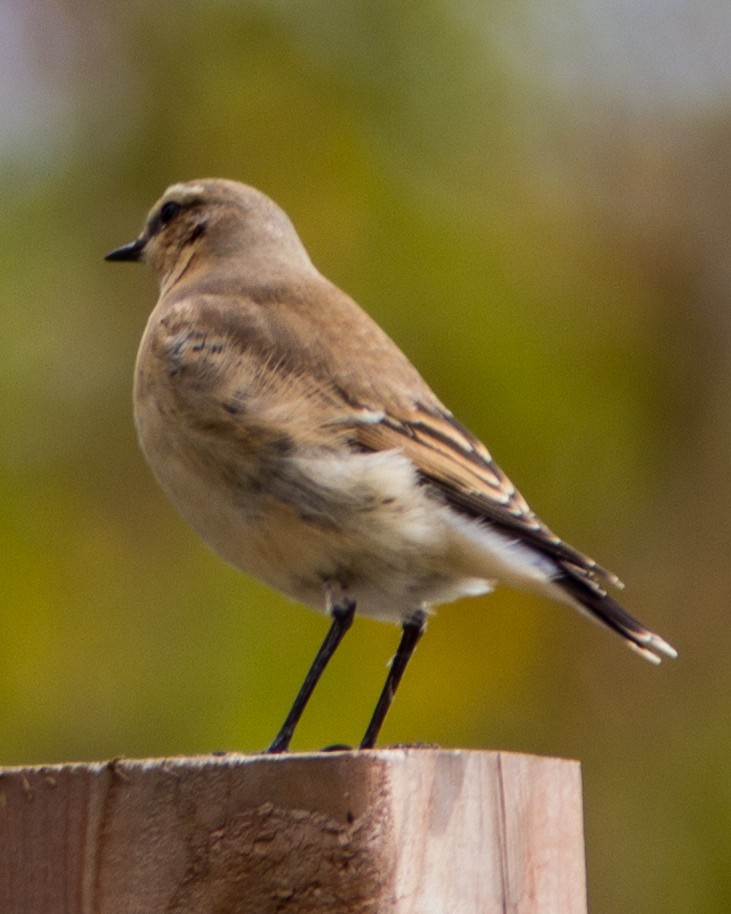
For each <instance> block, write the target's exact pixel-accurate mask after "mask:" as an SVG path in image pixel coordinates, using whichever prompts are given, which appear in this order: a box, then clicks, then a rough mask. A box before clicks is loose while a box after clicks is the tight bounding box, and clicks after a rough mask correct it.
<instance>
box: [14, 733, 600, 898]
mask: <svg viewBox="0 0 731 914" xmlns="http://www.w3.org/2000/svg"><path fill="white" fill-rule="evenodd" d="M0 912H2V914H269V912H272V914H273V912H291V914H305V912H307V914H324V912H328V914H336V912H337V914H351V912H352V914H365V912H368V914H493V912H495V914H498V912H499V914H506V912H510V914H538V912H540V914H585V912H586V890H585V881H584V846H583V828H582V809H581V776H580V769H579V765H578V763H577V762H572V761H564V760H561V759H552V758H541V757H536V756H528V755H517V754H512V753H503V752H468V751H461V750H454V751H448V750H438V749H421V748H419V749H385V750H378V751H371V752H334V753H317V754H312V755H296V754H295V755H283V756H263V755H257V756H242V755H226V756H206V757H200V758H175V759H167V760H163V759H160V760H158V759H155V760H148V761H133V760H115V761H111V762H108V763H103V764H102V763H96V764H75V765H49V766H43V767H34V768H4V769H0Z"/></svg>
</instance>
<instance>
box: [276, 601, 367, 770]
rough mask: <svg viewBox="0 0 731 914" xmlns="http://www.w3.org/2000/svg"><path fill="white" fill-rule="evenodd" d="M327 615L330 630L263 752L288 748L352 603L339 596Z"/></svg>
mask: <svg viewBox="0 0 731 914" xmlns="http://www.w3.org/2000/svg"><path fill="white" fill-rule="evenodd" d="M330 614H331V615H332V623H331V624H330V629H329V630H328V633H327V635H325V640H324V641H323V642H322V645H321V646H320V650H319V651H318V652H317V655H316V657H315V659H314V660H313V661H312V666H311V667H310V669H309V671H308V673H307V676H305V681H304V682H303V683H302V687H301V688H300V690H299V692H298V693H297V697H296V698H295V700H294V704H293V705H292V709H291V710H290V712H289V714H288V715H287V719H286V720H285V721H284V723H283V724H282V729H281V730H280V731H279V733H277V735H276V736H275V737H274V742H273V743H272V744H271V746H269V748H268V749H267V750H266V751H267V753H272V754H273V753H277V752H286V751H287V750H288V749H289V744H290V742H291V741H292V734H293V733H294V729H295V727H296V726H297V724H298V723H299V720H300V717H302V712H303V711H304V710H305V706H306V705H307V702H308V701H309V700H310V696H311V695H312V692H313V691H314V688H315V686H316V685H317V683H318V681H319V679H320V676H322V674H323V671H324V669H325V667H326V666H327V665H328V662H329V661H330V658H331V657H332V655H333V654H334V653H335V651H336V649H337V646H338V645H339V644H340V642H341V641H342V640H343V636H344V635H345V633H346V632H347V630H348V629H349V628H350V626H351V625H352V624H353V616H354V615H355V602H354V601H353V600H350V599H348V598H347V597H342V596H341V598H340V599H339V600H338V602H337V603H334V604H333V605H332V607H331V609H330Z"/></svg>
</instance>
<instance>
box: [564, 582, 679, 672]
mask: <svg viewBox="0 0 731 914" xmlns="http://www.w3.org/2000/svg"><path fill="white" fill-rule="evenodd" d="M554 584H556V585H557V586H558V587H559V588H561V590H563V591H564V593H565V594H566V595H567V596H568V597H570V598H571V602H572V603H573V604H574V605H578V607H579V609H581V610H582V612H585V613H586V614H587V615H589V616H591V617H592V618H594V619H596V621H597V622H601V623H602V624H603V625H606V626H607V628H611V629H612V631H615V632H616V633H617V634H618V635H620V636H621V637H622V638H624V640H625V641H626V642H627V645H628V646H629V647H630V648H632V650H633V651H636V652H637V653H638V654H640V656H642V657H644V658H645V660H649V661H650V663H660V661H661V660H662V658H663V657H677V656H678V652H677V651H676V650H675V648H674V647H673V646H672V645H670V644H668V642H667V641H665V640H664V639H663V638H661V637H660V636H659V635H656V634H655V633H654V632H651V631H650V630H649V629H647V628H645V626H644V625H643V624H642V623H641V622H640V621H639V620H638V619H635V618H634V617H633V616H631V615H630V614H629V613H628V612H627V611H626V610H625V609H623V608H622V607H621V606H620V605H619V603H617V601H616V600H614V599H612V597H610V596H609V594H608V593H607V592H606V591H605V590H604V589H603V588H602V587H600V586H599V585H598V584H597V582H596V580H595V579H593V578H591V577H589V576H588V575H586V574H584V573H583V571H582V570H579V569H576V570H574V568H573V567H571V566H569V567H566V566H564V571H563V574H562V575H561V576H560V577H558V578H555V579H554Z"/></svg>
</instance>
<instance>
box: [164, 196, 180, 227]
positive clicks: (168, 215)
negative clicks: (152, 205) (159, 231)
mask: <svg viewBox="0 0 731 914" xmlns="http://www.w3.org/2000/svg"><path fill="white" fill-rule="evenodd" d="M179 212H180V204H179V203H176V202H175V200H168V202H167V203H164V204H163V206H162V209H161V210H160V222H162V224H163V225H167V224H168V222H170V221H172V220H173V219H174V218H175V217H176V216H177V215H178V213H179Z"/></svg>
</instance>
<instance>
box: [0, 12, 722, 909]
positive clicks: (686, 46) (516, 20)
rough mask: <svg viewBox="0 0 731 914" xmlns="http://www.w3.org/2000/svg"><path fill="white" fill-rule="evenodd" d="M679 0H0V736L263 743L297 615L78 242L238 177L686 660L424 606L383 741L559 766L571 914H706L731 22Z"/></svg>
mask: <svg viewBox="0 0 731 914" xmlns="http://www.w3.org/2000/svg"><path fill="white" fill-rule="evenodd" d="M683 6H684V5H683V4H670V5H667V4H660V2H659V0H639V3H638V2H637V0H635V2H634V3H629V2H628V0H583V2H582V0H577V2H575V3H573V4H560V5H559V4H557V3H556V2H555V0H553V2H551V0H523V2H518V3H515V4H507V3H497V2H494V3H487V2H482V3H478V2H477V0H459V2H457V3H454V4H452V3H447V2H446V0H429V2H423V3H420V4H416V3H406V2H402V3H394V2H384V0H379V2H371V3H363V2H360V3H359V2H355V0H345V2H341V3H326V2H324V0H310V2H308V3H306V4H303V3H295V2H287V0H272V2H263V0H261V2H248V3H243V4H236V3H231V2H229V3H226V2H222V0H221V2H203V0H198V2H195V0H187V2H180V3H177V4H175V5H172V4H165V3H162V4H150V3H142V2H140V0H129V2H128V3H125V4H116V3H108V2H96V3H91V2H90V0H54V2H51V0H29V2H27V3H24V4H13V3H11V2H10V0H5V2H2V3H0V24H1V25H2V28H0V35H2V37H1V38H0V50H1V51H2V53H1V54H0V74H1V75H2V79H3V85H4V87H5V89H6V92H5V93H4V94H5V99H4V100H3V101H0V168H1V169H2V178H3V180H2V188H3V207H2V211H3V219H2V222H1V223H0V245H1V247H2V251H3V262H4V266H3V270H2V274H1V275H0V295H1V299H0V307H1V309H2V311H1V315H2V327H3V357H2V360H0V423H1V425H2V438H1V439H0V500H1V502H2V505H3V510H2V513H1V515H0V582H1V583H0V589H1V592H2V613H1V614H0V633H1V637H0V654H1V655H2V657H1V662H0V690H1V691H0V694H2V696H3V699H2V702H0V732H1V733H2V737H3V738H2V741H1V742H0V761H1V762H3V763H6V764H17V763H32V762H44V761H59V760H64V759H77V758H82V759H90V758H100V757H105V756H114V755H117V754H125V755H159V754H174V753H177V754H182V753H195V752H207V751H210V750H212V749H226V748H236V749H240V750H255V749H257V748H260V747H262V746H264V745H266V744H267V742H268V740H269V739H270V738H271V737H272V735H273V734H274V732H275V730H276V728H277V727H278V725H279V723H280V722H281V719H282V717H283V715H284V713H285V711H286V710H287V708H288V706H289V702H290V701H291V698H292V697H293V695H294V692H295V690H296V688H297V687H298V685H299V682H300V679H301V676H302V675H303V673H304V670H305V669H306V667H307V665H308V663H309V662H310V660H311V657H312V656H313V654H314V651H315V649H316V646H317V644H318V643H319V640H320V638H321V637H322V635H323V633H324V631H325V628H326V621H325V619H324V618H322V617H321V616H318V615H317V614H314V613H310V612H307V611H305V610H304V609H301V608H298V607H294V608H293V607H290V606H289V605H288V604H287V602H286V601H285V600H284V599H282V598H281V597H279V596H278V595H275V594H272V593H270V592H269V591H267V590H266V589H265V588H264V587H262V586H260V585H259V584H257V583H256V582H253V581H250V580H248V579H246V578H245V577H244V576H242V575H240V574H238V573H236V572H234V571H233V570H231V569H229V568H227V567H225V566H224V565H223V564H222V563H221V562H219V561H218V560H217V559H216V558H215V557H214V556H212V555H211V554H209V553H208V552H207V551H206V549H205V548H204V547H202V546H201V544H200V543H199V542H198V541H197V539H196V538H195V536H194V534H193V533H192V532H191V531H189V530H188V528H187V527H186V526H185V525H184V524H183V523H182V522H181V521H180V520H179V519H178V517H177V516H176V515H175V513H174V511H173V509H172V508H171V507H170V506H169V505H168V504H167V503H166V501H165V500H164V498H163V496H162V495H161V493H160V492H159V491H158V490H157V488H156V486H155V484H154V482H153V480H152V478H151V475H150V473H149V471H148V469H147V467H146V466H145V464H144V462H143V460H142V458H141V456H140V454H139V453H138V450H137V447H136V443H135V439H134V431H133V427H132V421H131V410H130V388H131V371H132V365H133V362H134V357H135V350H136V345H137V341H138V339H139V337H140V335H141V332H142V328H143V326H144V322H145V320H146V315H147V313H148V312H149V310H150V308H151V306H152V304H153V302H154V299H155V287H154V281H153V279H152V277H151V276H150V275H149V274H148V273H147V272H146V271H144V270H142V269H134V268H131V267H130V268H129V269H125V268H122V267H112V266H109V265H107V264H104V263H103V262H102V259H101V258H102V255H103V254H104V253H105V251H107V250H108V249H110V248H111V247H113V246H115V245H117V244H119V243H122V242H124V241H127V240H130V239H131V238H132V237H134V235H135V234H136V233H137V231H138V230H139V227H140V226H141V224H142V220H143V218H144V215H145V213H146V211H147V209H148V208H149V206H150V205H151V204H152V202H153V201H154V200H155V198H156V197H157V196H158V195H159V194H160V192H161V191H162V190H163V189H164V187H165V186H166V185H167V184H169V183H171V182H172V181H177V180H186V179H192V178H195V177H203V176H209V175H214V176H225V177H232V178H237V179H240V180H244V181H247V182H249V183H252V184H254V185H257V186H259V187H261V188H262V189H263V190H265V191H266V192H268V193H269V194H270V195H271V196H273V197H274V198H275V199H276V200H277V201H278V202H279V203H281V204H282V206H284V208H285V209H286V210H287V211H288V212H289V213H290V215H291V216H292V218H293V220H294V222H295V224H296V225H297V226H298V228H299V230H300V234H301V235H302V237H303V239H304V241H305V243H306V244H307V246H308V247H309V249H310V251H311V253H312V255H313V259H314V260H315V262H316V263H317V264H318V265H319V266H320V267H321V269H322V270H323V272H325V273H326V275H328V276H329V277H331V278H332V279H333V280H335V281H336V282H337V283H339V284H340V285H341V286H343V287H344V288H345V289H346V290H347V291H349V292H350V293H351V294H353V295H354V297H355V298H356V299H357V300H359V301H360V302H361V303H362V304H363V305H364V306H365V307H366V308H367V309H368V310H369V311H370V312H371V313H372V314H373V315H374V316H375V317H376V319H377V320H378V321H379V322H381V323H382V324H383V325H384V326H385V327H386V328H387V329H388V330H389V332H390V333H391V334H392V335H393V336H394V337H395V339H396V340H397V341H398V342H399V343H400V344H401V345H402V346H403V348H404V349H405V350H406V352H407V353H408V354H409V355H410V356H411V357H412V358H413V360H414V361H415V362H416V364H417V365H418V366H419V367H420V369H421V370H422V372H423V373H424V374H425V375H426V377H427V378H428V379H429V381H430V382H431V383H432V385H433V386H434V388H435V389H436V391H437V393H438V394H439V395H440V396H441V397H442V398H443V399H444V400H445V401H446V402H447V403H448V404H449V405H450V406H451V407H452V408H453V409H454V411H455V412H456V413H457V414H458V415H459V416H460V418H461V419H462V420H463V421H464V422H466V423H467V424H469V425H470V426H471V427H472V428H473V429H474V431H475V432H476V433H478V434H479V435H480V436H482V437H483V438H484V439H485V440H486V441H487V443H488V444H489V445H490V447H491V449H492V450H493V451H494V453H495V454H496V455H497V457H498V460H499V461H500V462H501V464H502V465H503V466H504V467H505V468H506V469H507V470H508V472H509V473H510V474H511V476H512V477H513V479H514V480H515V481H516V483H517V484H518V485H519V486H520V487H521V489H522V490H523V492H524V493H525V494H526V495H527V496H528V497H529V499H530V500H531V501H532V503H533V505H534V507H535V508H536V510H538V512H539V513H540V514H541V515H542V516H543V517H545V519H546V520H547V521H548V522H549V523H550V524H551V526H552V527H554V529H557V530H558V531H559V532H560V533H562V534H563V535H565V536H566V537H567V538H568V540H569V541H570V542H573V543H575V544H576V545H577V546H579V547H581V548H584V549H586V550H587V551H589V552H591V553H592V554H594V555H596V556H597V558H598V559H600V560H601V561H602V562H603V563H604V564H607V565H608V566H609V567H611V568H613V569H616V570H617V571H618V572H619V573H620V574H621V576H622V577H623V578H624V580H625V581H626V583H627V585H628V587H627V591H626V603H627V605H628V608H629V609H630V610H631V611H633V612H636V613H637V614H638V615H639V616H640V617H641V618H642V619H643V620H645V621H646V622H647V623H648V625H650V626H652V627H654V628H656V629H657V630H658V631H660V632H661V633H662V634H663V635H665V636H666V637H667V638H669V639H670V640H671V641H672V642H674V643H675V644H676V646H677V647H678V648H679V650H680V653H681V657H680V660H679V661H678V662H677V663H675V664H672V663H670V664H666V665H664V666H663V667H662V668H661V669H658V670H653V669H652V668H650V667H648V666H646V665H645V664H643V663H641V662H640V661H639V660H638V659H636V658H634V657H633V656H632V655H631V654H629V653H628V652H627V651H625V650H624V649H623V648H622V646H621V645H620V644H619V643H618V642H616V641H615V640H613V639H612V637H611V636H610V635H608V634H607V633H605V632H599V631H598V630H595V629H593V628H592V627H590V626H588V625H587V624H585V623H584V621H582V620H581V619H580V618H576V617H574V616H572V615H571V614H570V613H569V612H567V611H565V610H563V609H561V608H560V607H555V606H553V605H549V604H544V603H542V602H540V601H538V600H536V599H531V598H529V597H526V596H522V595H516V594H513V593H509V592H499V593H498V594H496V595H493V596H491V597H488V598H485V599H479V600H472V601H465V602H463V603H461V604H460V605H456V606H451V607H444V608H442V609H441V610H440V612H439V614H438V616H437V617H436V618H435V619H434V620H433V621H432V623H431V626H430V630H429V634H428V637H427V638H426V639H425V640H424V642H423V644H422V646H421V647H420V649H419V652H418V655H417V657H416V659H415V661H414V663H413V666H412V668H410V670H409V673H408V675H407V677H406V679H405V682H404V684H403V687H402V691H401V692H400V694H399V697H398V700H397V702H396V705H395V707H394V709H393V711H392V713H391V716H390V717H389V720H388V722H387V725H386V727H385V730H384V734H383V741H384V742H388V741H389V740H392V741H409V740H423V741H435V742H439V743H441V744H443V745H447V746H450V745H464V746H471V747H485V748H505V749H514V750H517V751H528V752H540V753H544V754H557V755H568V756H572V757H576V758H579V759H581V760H582V763H583V768H584V777H585V797H586V830H587V854H588V867H589V885H590V905H591V910H592V912H594V914H600V912H607V914H608V912H616V911H630V910H631V911H643V912H646V914H651V912H663V914H667V912H671V911H678V912H681V911H682V912H685V911H703V912H715V911H718V912H721V911H724V912H725V911H728V910H729V908H731V876H730V875H729V874H730V873H731V869H730V868H729V866H728V859H725V860H724V854H725V853H727V850H728V836H729V833H730V829H731V776H730V774H729V763H728V759H729V756H730V755H731V730H730V728H729V725H728V721H729V719H731V689H729V640H730V639H729V634H728V633H729V622H728V597H729V572H728V560H729V553H730V549H729V545H730V543H731V495H730V494H729V486H728V484H727V477H728V469H729V465H730V460H731V357H730V355H731V308H729V289H730V288H731V267H730V266H729V265H730V264H731V258H730V257H729V251H728V244H729V241H728V239H729V237H730V234H729V222H730V221H731V201H730V200H729V186H730V177H731V143H730V142H729V139H730V134H731V106H730V105H729V98H730V91H729V90H731V62H730V59H729V57H728V54H727V53H725V52H723V49H725V48H727V47H728V42H729V40H730V39H731V18H730V17H729V15H728V7H727V6H725V5H723V4H721V3H720V2H718V3H713V2H712V0H702V2H701V3H700V4H697V5H696V7H695V8H694V14H693V16H692V17H690V16H686V15H684V13H683ZM657 23H659V24H660V25H661V27H657V28H656V27H655V26H656V24H657ZM397 636H398V634H397V631H396V629H392V628H388V627H386V626H380V625H378V624H376V623H371V622H368V621H360V622H359V623H357V624H356V626H355V627H354V630H353V632H352V633H351V634H350V636H349V637H348V639H346V641H345V642H344V644H343V646H342V648H341V651H340V652H339V654H338V656H337V658H336V660H335V661H334V663H333V665H332V668H331V669H330V670H328V673H327V675H326V677H325V679H324V681H323V682H322V684H321V687H320V688H319V689H318V691H317V692H316V694H315V698H314V699H313V702H312V705H311V708H310V709H309V710H308V713H307V715H306V717H305V720H304V721H303V723H302V726H301V729H300V730H299V731H298V734H297V739H296V747H298V748H312V747H317V746H320V745H325V744H327V743H330V742H333V741H350V742H355V741H357V740H358V738H359V736H360V734H361V731H362V729H363V727H364V725H365V723H366V721H367V718H368V714H369V712H370V710H371V708H372V705H373V703H374V701H375V697H376V695H377V692H378V690H379V689H380V685H381V680H382V678H383V676H384V675H385V664H386V661H387V660H388V657H389V655H390V653H391V652H392V651H393V650H394V646H395V643H396V640H397Z"/></svg>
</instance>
